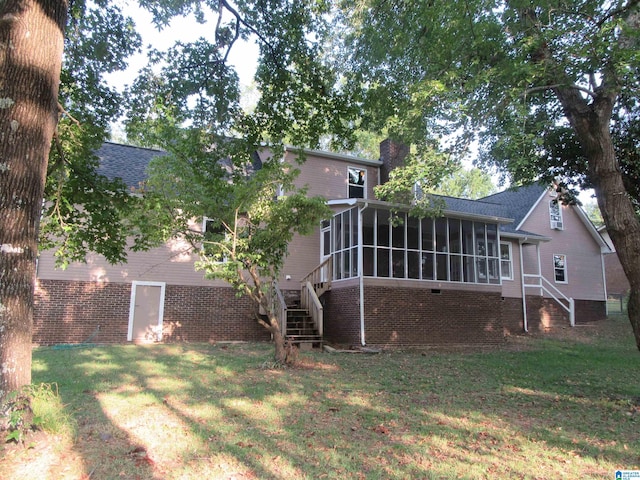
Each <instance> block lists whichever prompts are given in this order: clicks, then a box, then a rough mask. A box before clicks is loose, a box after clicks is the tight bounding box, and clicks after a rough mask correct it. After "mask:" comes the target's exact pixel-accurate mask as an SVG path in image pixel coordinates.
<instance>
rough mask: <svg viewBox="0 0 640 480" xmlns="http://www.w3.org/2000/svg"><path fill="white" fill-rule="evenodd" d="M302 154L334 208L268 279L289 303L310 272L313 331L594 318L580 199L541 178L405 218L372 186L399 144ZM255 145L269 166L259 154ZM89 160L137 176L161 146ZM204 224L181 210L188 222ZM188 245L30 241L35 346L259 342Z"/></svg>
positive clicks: (371, 331) (382, 333)
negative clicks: (120, 247) (315, 302)
mask: <svg viewBox="0 0 640 480" xmlns="http://www.w3.org/2000/svg"><path fill="white" fill-rule="evenodd" d="M299 153H300V151H299V150H297V149H294V148H289V149H287V150H286V153H285V156H284V158H283V159H282V160H283V161H285V162H292V163H293V162H295V160H296V158H297V156H298V155H299ZM304 153H305V158H306V161H305V163H304V164H303V165H302V166H301V167H300V169H301V174H300V177H299V178H298V182H299V184H300V185H301V186H302V185H307V186H308V188H309V194H310V195H322V196H323V197H325V198H326V199H327V202H328V204H329V205H330V207H331V209H332V210H333V212H334V215H333V217H332V218H331V219H328V220H327V221H324V222H322V224H321V225H318V227H317V229H316V231H315V232H314V233H312V234H311V235H308V236H305V237H300V236H298V237H296V238H295V239H294V240H293V242H292V243H291V244H290V246H289V255H288V257H287V259H286V262H285V265H284V268H283V270H282V278H281V279H280V281H279V288H280V289H281V290H282V291H283V292H284V294H285V297H286V298H288V299H290V302H291V304H292V305H290V310H294V309H297V308H299V307H300V305H299V302H300V292H301V288H302V285H301V283H304V284H306V279H308V278H316V279H318V278H321V279H322V282H321V283H322V284H323V289H322V291H321V292H318V293H320V295H319V303H320V304H321V306H322V310H323V320H322V322H323V323H322V327H321V329H320V333H321V335H322V337H323V341H325V342H333V343H336V344H347V345H356V344H357V345H377V346H399V345H487V344H499V343H501V342H503V341H504V337H505V334H516V333H521V332H524V331H531V330H536V331H539V330H546V329H550V328H554V327H558V326H561V327H569V326H570V325H572V324H574V323H581V322H586V321H592V320H597V319H600V318H603V317H604V316H605V315H606V288H605V277H604V268H603V252H606V251H608V248H607V247H606V244H605V243H604V241H603V240H602V237H601V236H600V235H599V234H598V232H597V231H596V230H595V228H593V225H592V224H591V223H590V222H589V221H588V219H587V218H586V216H585V215H584V213H583V212H582V210H581V209H580V208H579V207H576V206H569V205H562V204H561V203H559V202H557V201H556V198H555V196H554V189H553V188H547V187H546V186H541V185H532V186H528V187H522V188H520V189H514V190H507V191H505V192H501V193H498V194H495V195H492V196H489V197H486V198H483V199H480V200H475V201H472V200H465V199H458V198H452V197H439V201H440V202H441V203H442V204H443V209H442V215H441V216H439V217H437V218H429V217H427V218H422V219H418V218H415V217H412V216H411V215H408V214H407V212H408V210H409V207H410V206H409V205H407V206H406V208H400V209H398V208H397V206H393V205H390V204H388V203H386V202H382V201H380V200H378V199H376V198H375V195H374V186H376V185H378V184H380V183H381V182H383V181H386V179H387V178H388V175H389V172H390V171H391V170H392V169H393V168H396V167H397V166H399V165H401V164H402V160H403V157H404V155H405V154H406V153H407V150H406V149H405V148H404V147H402V146H401V145H397V144H395V143H393V142H391V141H385V142H383V143H382V144H381V156H380V159H375V160H372V159H364V158H358V157H355V156H349V155H341V154H335V153H332V152H323V151H314V150H306V151H305V152H304ZM259 154H260V157H261V159H262V161H268V158H269V153H268V151H262V152H259ZM98 155H99V157H100V159H101V169H102V170H101V172H102V173H104V174H106V175H108V176H111V177H117V176H119V177H121V178H123V179H125V181H127V183H129V184H130V185H132V186H136V185H137V184H138V182H140V181H143V180H144V176H145V168H146V165H148V163H149V161H150V160H151V159H152V158H155V157H157V156H161V155H163V152H161V151H157V150H148V149H141V148H137V147H130V146H125V145H118V144H114V143H106V144H104V145H103V147H102V148H101V149H100V151H99V152H98ZM392 216H394V219H392ZM398 220H400V221H398ZM204 224H206V219H194V228H195V229H198V228H203V225H204ZM198 255H199V251H198V250H197V249H194V248H193V247H192V246H191V245H190V244H187V243H186V242H184V241H182V240H180V239H174V240H171V241H169V242H167V243H166V244H165V245H163V246H162V247H158V248H155V249H153V250H151V251H148V252H130V253H129V257H128V261H127V263H126V264H123V265H117V266H112V265H109V264H108V263H107V262H106V261H105V259H104V258H102V257H101V256H99V255H89V256H88V258H87V262H86V263H84V264H80V263H78V264H72V265H70V266H69V268H68V269H67V270H58V269H56V268H55V266H54V257H53V252H42V253H41V256H40V259H39V262H38V284H37V291H36V312H35V320H34V342H35V343H37V344H41V345H51V344H58V343H81V342H87V341H91V342H94V343H121V342H127V341H131V342H156V341H189V342H220V341H266V340H269V336H268V335H267V334H266V330H265V329H263V328H262V327H260V326H259V325H258V323H257V322H256V321H255V319H254V308H253V305H251V304H250V302H249V301H248V300H247V299H246V298H244V297H238V296H236V294H235V291H234V290H233V289H232V288H230V287H229V286H228V285H227V284H225V283H223V282H220V281H212V280H207V279H205V278H204V275H203V273H202V272H198V271H196V270H195V269H194V262H195V261H196V260H197V258H198ZM327 266H330V268H327ZM314 275H315V276H314ZM303 280H304V282H303ZM293 304H295V305H293ZM316 333H318V332H316Z"/></svg>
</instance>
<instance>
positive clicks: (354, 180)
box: [348, 167, 367, 198]
mask: <svg viewBox="0 0 640 480" xmlns="http://www.w3.org/2000/svg"><path fill="white" fill-rule="evenodd" d="M348 174H349V192H348V194H349V198H364V192H365V185H366V179H367V176H366V175H367V172H366V171H365V170H363V169H361V168H355V167H349V168H348Z"/></svg>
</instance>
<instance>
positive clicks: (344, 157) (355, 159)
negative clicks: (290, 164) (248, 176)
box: [284, 145, 382, 167]
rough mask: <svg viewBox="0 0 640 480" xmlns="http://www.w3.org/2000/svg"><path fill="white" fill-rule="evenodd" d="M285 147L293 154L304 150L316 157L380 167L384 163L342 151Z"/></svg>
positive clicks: (306, 153)
mask: <svg viewBox="0 0 640 480" xmlns="http://www.w3.org/2000/svg"><path fill="white" fill-rule="evenodd" d="M284 149H285V152H291V153H293V154H297V153H300V152H303V153H304V154H305V155H313V156H315V157H324V158H330V159H332V160H342V161H344V162H350V163H358V164H360V165H371V166H375V167H379V166H380V165H382V161H381V160H371V159H369V158H362V157H356V156H354V155H345V154H342V153H333V152H327V151H324V150H313V149H308V148H298V147H294V146H291V145H285V147H284Z"/></svg>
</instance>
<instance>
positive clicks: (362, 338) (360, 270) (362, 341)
mask: <svg viewBox="0 0 640 480" xmlns="http://www.w3.org/2000/svg"><path fill="white" fill-rule="evenodd" d="M368 206H369V202H365V204H364V206H363V207H362V208H359V209H358V284H359V287H360V344H361V345H362V346H363V347H364V346H366V344H367V342H366V340H365V334H364V275H363V265H362V261H363V258H362V212H364V211H365V210H366V209H367V207H368Z"/></svg>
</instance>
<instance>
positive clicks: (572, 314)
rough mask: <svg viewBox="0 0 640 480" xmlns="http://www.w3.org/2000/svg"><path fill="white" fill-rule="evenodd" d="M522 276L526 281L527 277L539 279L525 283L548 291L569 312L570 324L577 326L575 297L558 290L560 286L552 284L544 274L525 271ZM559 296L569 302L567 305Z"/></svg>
mask: <svg viewBox="0 0 640 480" xmlns="http://www.w3.org/2000/svg"><path fill="white" fill-rule="evenodd" d="M522 277H523V278H524V279H525V282H526V279H529V278H532V279H536V280H538V282H537V283H525V284H524V286H525V288H539V289H540V290H542V291H544V292H546V293H547V294H548V295H549V296H550V297H551V298H553V299H554V300H555V301H556V303H557V304H558V305H560V306H561V307H562V308H564V309H565V310H566V311H567V312H568V313H569V324H570V325H571V326H572V327H575V325H576V308H575V302H574V301H573V298H571V297H567V296H566V295H565V294H564V293H562V292H561V291H560V290H558V288H557V287H556V286H555V285H554V284H552V283H551V282H550V281H549V280H547V279H546V278H544V277H543V276H542V275H535V274H530V273H525V274H523V275H522ZM540 293H542V292H540ZM558 297H561V298H562V299H563V300H564V301H565V302H567V304H566V305H565V303H564V302H563V301H562V300H560V298H558Z"/></svg>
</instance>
